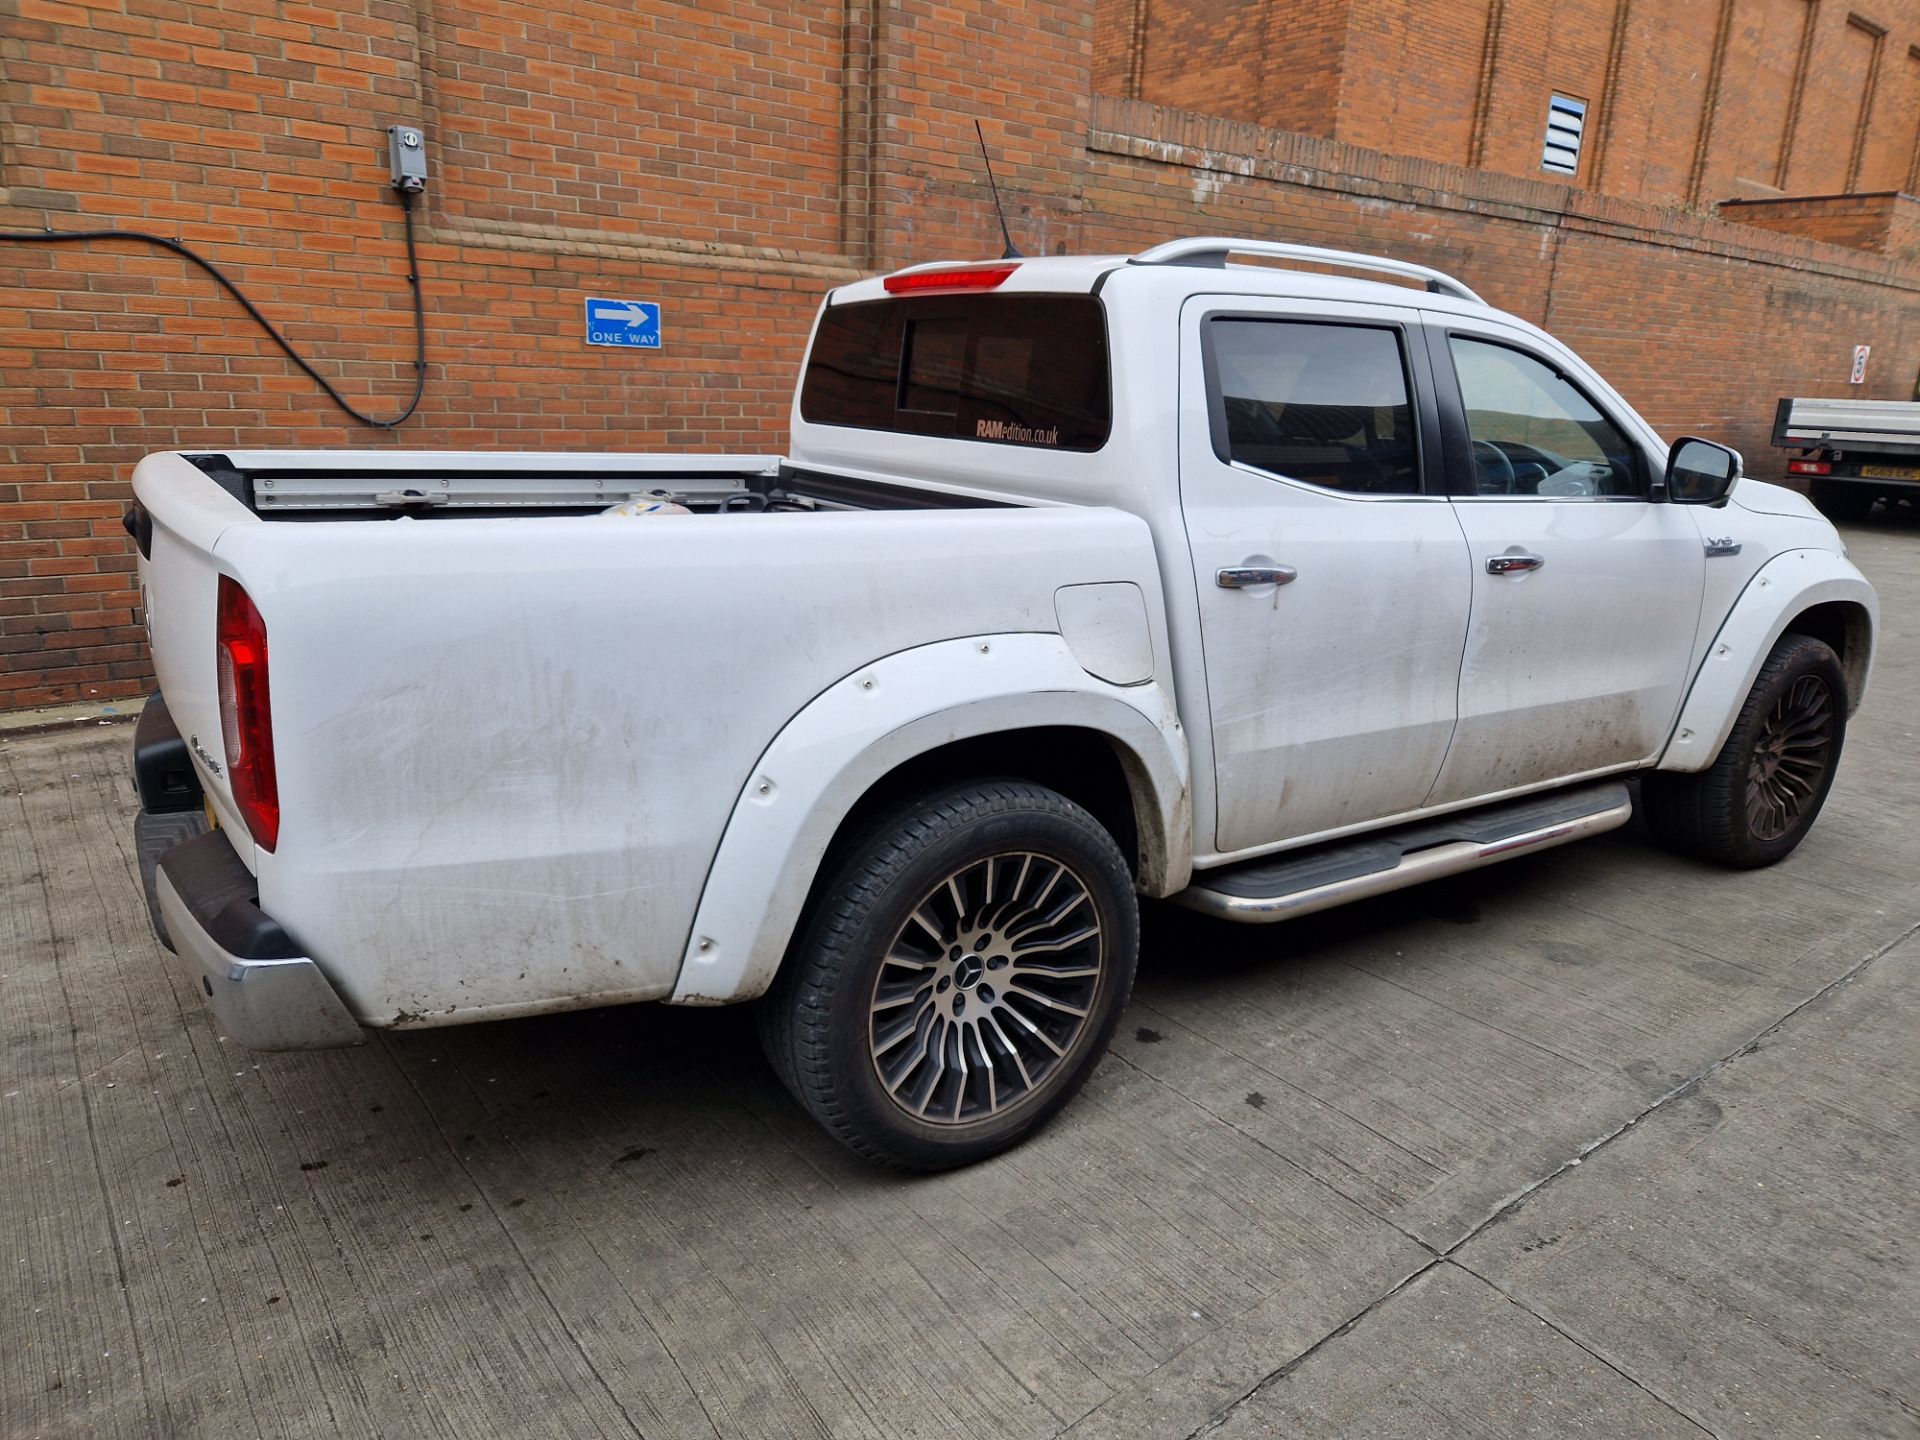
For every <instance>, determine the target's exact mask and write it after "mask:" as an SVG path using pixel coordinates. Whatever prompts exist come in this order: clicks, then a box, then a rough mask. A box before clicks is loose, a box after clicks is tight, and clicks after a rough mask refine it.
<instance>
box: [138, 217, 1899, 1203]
mask: <svg viewBox="0 0 1920 1440" xmlns="http://www.w3.org/2000/svg"><path fill="white" fill-rule="evenodd" d="M1229 254H1247V255H1250V256H1253V257H1264V258H1265V259H1266V260H1268V261H1270V262H1271V261H1279V262H1282V263H1281V264H1278V265H1276V264H1273V263H1268V264H1256V265H1242V264H1229V263H1227V262H1228V256H1229ZM1299 262H1306V263H1308V264H1311V265H1312V266H1314V267H1316V268H1315V270H1314V271H1313V272H1309V271H1306V270H1303V269H1301V268H1299ZM1289 264H1291V265H1292V267H1293V268H1288V266H1289ZM1329 269H1341V270H1349V271H1360V272H1367V273H1373V274H1378V273H1380V272H1385V273H1386V274H1387V275H1389V276H1390V277H1392V278H1395V279H1403V280H1404V279H1411V280H1413V281H1415V282H1417V283H1418V284H1420V285H1421V286H1423V287H1424V288H1411V287H1409V286H1406V285H1400V284H1394V283H1390V282H1389V281H1383V280H1379V279H1356V278H1345V277H1340V276H1335V275H1330V274H1328V273H1324V272H1325V271H1327V270H1329ZM1738 476H1739V457H1738V456H1736V455H1735V454H1733V452H1731V451H1729V450H1726V449H1724V448H1722V447H1720V446H1717V445H1713V444H1710V443H1708V442H1705V441H1701V440H1694V439H1683V440H1680V441H1679V442H1677V443H1676V444H1674V445H1673V446H1671V447H1669V446H1668V445H1667V444H1666V443H1665V442H1664V441H1662V439H1661V438H1660V437H1659V436H1658V435H1656V434H1655V433H1654V431H1653V430H1652V429H1651V428H1650V427H1649V426H1648V425H1647V424H1646V423H1645V422H1644V421H1642V420H1641V419H1640V417H1639V416H1638V415H1636V414H1635V413H1634V412H1633V410H1632V408H1631V407H1630V406H1629V405H1627V403H1626V402H1625V401H1624V400H1622V399H1621V398H1620V396H1619V395H1618V394H1616V393H1615V392H1614V391H1613V390H1612V389H1611V388H1610V387H1609V386H1608V385H1607V383H1606V382H1605V381H1604V380H1602V379H1601V378H1600V377H1599V376H1598V375H1596V374H1595V373H1594V372H1593V371H1592V370H1591V369H1589V368H1588V367H1587V366H1586V365H1585V364H1583V363H1582V362H1581V361H1580V360H1579V359H1578V357H1576V356H1575V355H1573V354H1572V353H1571V352H1570V351H1568V350H1567V349H1566V347H1565V346H1563V345H1561V344H1559V343H1558V342H1557V341H1555V340H1554V339H1553V338H1552V337H1551V336H1549V335H1547V334H1545V333H1543V332H1542V331H1540V330H1539V329H1536V328H1535V327H1534V326H1532V325H1529V324H1526V323H1525V322H1523V321H1521V320H1519V319H1516V318H1514V317H1513V316H1510V315H1506V314H1502V313H1501V312H1499V311H1497V310H1494V309H1491V308H1489V307H1488V306H1487V305H1486V304H1484V303H1482V302H1481V301H1480V300H1479V298H1478V297H1477V296H1475V295H1474V294H1473V292H1472V291H1470V290H1468V289H1467V288H1466V287H1465V286H1464V285H1462V284H1460V283H1459V282H1458V281H1456V280H1454V279H1452V278H1450V277H1448V276H1445V275H1443V274H1440V273H1438V272H1436V271H1432V270H1428V269H1425V268H1422V267H1419V266H1414V265H1408V264H1404V263H1401V262H1397V261H1393V260H1383V259H1374V258H1371V257H1366V256H1359V255H1351V254H1345V253H1341V252H1331V251H1322V250H1314V249H1307V248H1303V247H1296V246H1287V245H1280V244H1274V243H1270V242H1248V241H1230V240H1221V239H1194V240H1186V241H1178V242H1174V243H1171V244H1167V245H1163V246H1160V247H1159V248H1157V249H1154V250H1149V251H1147V252H1145V253H1143V254H1140V255H1134V256H1109V257H1105V258H1097V259H1081V258H1048V259H1033V260H1006V261H999V262H993V263H987V264H971V265H934V266H922V267H917V268H914V269H909V270H904V271H901V272H898V273H896V274H893V275H888V276H886V277H884V278H879V279H873V280H867V281H862V282H860V283H858V284H853V285H848V286H845V287H843V288H840V289H837V290H835V291H833V292H832V293H831V294H829V295H828V296H827V298H826V301H825V304H824V305H823V306H822V308H821V310H820V313H819V317H818V320H817V322H816V324H815V328H814V333H813V337H812V341H811V344H810V347H809V352H808V356H807V361H806V365H805V368H804V371H803V373H802V376H801V380H800V385H799V389H798V394H797V396H796V398H795V401H794V405H793V411H792V451H791V454H790V455H788V456H787V457H786V458H784V459H777V458H761V457H752V458H738V457H724V456H723V457H711V456H692V455H669V456H631V455H564V454H537V455H534V454H439V453H421V452H408V451H386V452H367V453H361V452H315V451H260V452H249V453H228V454H220V455H213V454H157V455H153V456H150V457H148V458H147V459H145V460H143V461H142V462H141V463H140V465H139V467H138V469H137V470H136V472H135V476H134V491H135V495H136V502H135V504H134V506H133V508H132V509H131V510H130V511H129V512H128V516H127V525H128V529H129V530H130V531H131V532H132V533H133V535H134V537H135V539H136V541H137V544H138V546H139V550H140V555H141V560H140V574H141V582H142V585H143V588H144V592H145V596H146V601H145V603H146V609H147V623H148V625H149V627H150V632H151V635H152V640H153V652H154V661H155V666H156V669H157V671H158V675H159V679H160V687H161V689H160V693H159V694H158V695H156V696H155V697H154V698H153V699H152V701H151V702H150V703H149V705H148V707H147V709H146V711H145V712H144V714H143V716H142V718H141V721H140V724H139V726H138V732H137V738H136V743H135V779H136V785H137V788H138V790H139V793H140V795H141V798H142V802H143V813H142V814H141V816H140V818H139V822H138V827H139V838H140V852H141V854H142V856H143V857H144V858H145V861H146V865H147V869H148V871H149V874H150V877H151V879H150V885H151V895H152V898H153V902H154V907H155V924H156V928H157V929H158V930H159V931H160V933H161V935H162V938H163V939H170V944H171V946H172V947H173V948H176V949H177V951H178V952H179V955H180V956H181V959H182V962H183V963H184V964H185V965H186V966H187V967H188V973H189V974H190V975H191V977H192V980H193V982H194V983H195V984H197V985H198V986H200V987H201V988H202V989H203V990H204V991H205V992H206V994H207V995H208V996H209V997H211V1000H212V1003H213V1005H214V1007H215V1009H216V1011H217V1013H218V1016H219V1019H220V1022H221V1024H222V1026H223V1028H224V1031H225V1033H226V1034H228V1035H230V1036H231V1037H232V1038H233V1039H234V1040H236V1041H238V1042H239V1043H241V1044H243V1045H247V1046H252V1047H257V1048H263V1049H276V1048H280V1049H285V1048H300V1047H320V1046H328V1045H340V1044H351V1043H353V1042H355V1041H356V1040H359V1039H361V1038H363V1037H364V1033H365V1027H372V1028H392V1027H401V1026H429V1025H454V1024H461V1023H464V1022H467V1021H472V1020H485V1019H490V1018H494V1017H500V1016H518V1015H531V1014H536V1013H539V1012H543V1011H553V1010H562V1009H568V1008H571V1007H577V1006H590V1005H607V1004H612V1003H617V1002H625V1001H637V1000H662V1001H667V1002H670V1003H674V1004H683V1005H706V1004H719V1003H724V1002H731V1001H745V1000H755V999H760V1000H761V1016H762V1020H763V1025H762V1029H763V1034H764V1038H765V1041H766V1047H767V1051H768V1053H769V1055H770V1056H771V1058H772V1061H773V1063H774V1065H775V1066H776V1068H777V1069H778V1070H779V1071H780V1073H781V1075H782V1076H783V1078H784V1079H785V1081H786V1083H787V1084H788V1085H789V1086H790V1087H791V1088H792V1090H793V1093H794V1094H795V1095H796V1096H797V1097H798V1098H799V1099H800V1101H801V1102H802V1103H803V1104H804V1105H805V1106H806V1107H807V1108H808V1109H809V1110H810V1111H811V1112H812V1113H813V1114H814V1115H815V1116H816V1117H817V1118H818V1119H819V1120H820V1121H821V1122H822V1123H823V1124H824V1125H825V1126H826V1127H827V1128H828V1129H829V1130H831V1131H832V1132H833V1133H834V1134H835V1135H836V1136H838V1137H839V1138H841V1139H842V1140H844V1141H845V1142H847V1143H848V1144H850V1145H851V1146H853V1147H854V1148H855V1149H856V1150H858V1151H860V1152H861V1153H863V1154H865V1155H868V1156H870V1157H873V1158H876V1159H879V1160H883V1161H886V1162H889V1163H892V1164H895V1165H899V1166H904V1167H918V1168H932V1167H938V1166H945V1165H954V1164H960V1163H964V1162H967V1161H969V1160H973V1159H977V1158H979V1157H981V1156H984V1155H987V1154H990V1153H992V1152H994V1151H996V1150H999V1149H1001V1148H1004V1147H1005V1146H1007V1145H1009V1144H1012V1143H1013V1142H1014V1141H1016V1140H1017V1139H1019V1138H1020V1137H1022V1136H1023V1135H1025V1134H1027V1133H1029V1132H1030V1131H1031V1130H1032V1129H1033V1128H1034V1127H1035V1126H1036V1125H1038V1124H1040V1123H1041V1122H1042V1121H1043V1120H1044V1119H1046V1118H1047V1117H1048V1116H1049V1115H1051V1114H1052V1113H1054V1112H1055V1111H1056V1110H1057V1109H1058V1108H1059V1107H1060V1106H1061V1105H1062V1104H1064V1103H1065V1102H1066V1100H1067V1099H1068V1098H1069V1096H1070V1095H1071V1094H1072V1093H1073V1092H1074V1090H1075V1089H1076V1088H1077V1087H1078V1086H1079V1085H1080V1084H1081V1082H1082V1081H1083V1080H1084V1079H1085V1078H1086V1075H1087V1074H1088V1072H1089V1070H1090V1069H1091V1068H1092V1067H1093V1065H1094V1064H1095V1063H1096V1062H1097V1060H1098V1059H1099V1057H1100V1055H1101V1054H1102V1053H1103V1052H1104V1050H1105V1048H1106V1045H1107V1042H1108V1039H1109V1037H1110V1036H1111V1034H1112V1032H1113V1029H1114V1026H1115V1023H1116V1021H1117V1018H1118V1016H1119V1014H1120V1011H1121V1008H1122V1006H1123V1005H1124V1003H1125V1001H1126V998H1127V994H1128V991H1129V987H1130V985H1131V982H1132V978H1133V973H1134V959H1135V952H1136V949H1137V947H1138V916H1137V903H1136V896H1137V895H1145V896H1148V897H1169V898H1171V899H1173V900H1175V901H1177V902H1179V903H1182V904H1185V905H1189V906H1193V907H1196V908H1198V909H1200V910H1203V911H1206V912H1208V913H1210V914H1213V915H1216V916H1219V917H1222V918H1223V919H1225V920H1230V921H1251V922H1263V921H1273V920H1281V919H1285V918H1287V917H1289V916H1294V915H1299V914H1302V913H1305V912H1307V911H1311V910H1316V909H1321V908H1324V907H1326V906H1329V905H1334V904H1338V903H1341V902H1343V901H1346V900H1350V899H1354V898H1357V897H1361V896H1368V895H1374V894H1378V893H1380V892H1383V891H1386V890H1390V889H1393V888H1395V887H1398V886H1402V885H1407V884H1411V883H1414V882H1417V881H1422V880H1427V879H1432V878H1435V877H1440V876H1446V875H1450V874H1454V873H1457V872H1459V871H1462V870H1465V869H1468V868H1470V867H1474V866H1479V865H1485V864H1488V863H1491V862H1494V861H1498V860H1502V859H1505V858H1507V857H1510V856H1515V855H1523V854H1528V853H1531V852H1533V851H1537V850H1540V849H1543V848H1545V847H1548V846H1553V845H1558V844H1561V843H1563V842H1565V841H1569V840H1573V839H1577V838H1579V837H1581V836H1586V835H1592V834H1595V833H1597V832H1600V831H1604V830H1607V829H1610V828H1612V827H1615V826H1618V825H1621V824H1623V823H1624V822H1625V821H1626V820H1627V818H1628V817H1629V815H1630V813H1631V811H1632V809H1633V807H1634V805H1635V804H1636V803H1637V804H1639V805H1640V806H1641V807H1643V808H1644V810H1645V813H1646V815H1647V818H1648V820H1649V822H1650V823H1651V826H1652V828H1653V831H1654V833H1655V834H1656V835H1657V836H1659V837H1661V838H1662V839H1664V840H1665V841H1667V842H1669V843H1671V844H1672V845H1674V846H1676V847H1678V848H1681V849H1684V850H1687V851H1691V852H1693V853H1696V854H1698V855H1702V856H1705V857H1709V858H1712V859H1715V860H1718V861H1721V862H1724V863H1727V864H1731V865H1738V866H1751V865H1763V864H1768V863H1770V862H1772V861H1775V860H1778V859H1780V858H1781V857H1782V856H1784V855H1786V854H1787V853H1788V852H1789V851H1790V850H1792V849H1793V847H1794V846H1795V845H1796V844H1797V843H1798V842H1799V841H1800V839H1801V838H1802V836H1804V835H1805V834H1806V832H1807V829H1808V827H1809V825H1811V823H1812V821H1813V819H1814V816H1815V815H1816V813H1817V812H1818V811H1819V809H1820V806H1821V803H1822V801H1823V800H1824V798H1825V796H1826V793H1827V789H1828V787H1829V785H1830V784H1831V783H1832V780H1833V776H1834V770H1835V767H1836V765H1837V764H1838V762H1839V759H1840V749H1841V742H1842V739H1843V736H1844V732H1845V726H1846V722H1847V717H1848V715H1849V713H1850V712H1851V711H1852V710H1853V709H1854V708H1855V707H1856V706H1857V705H1858V704H1859V703H1860V699H1861V696H1862V694H1863V692H1864V689H1865V686H1866V680H1867V672H1868V667H1869V662H1870V659H1871V655H1872V649H1873V637H1874V627H1875V623H1876V606H1875V599H1874V594H1873V591H1872V589H1871V588H1870V587H1869V585H1868V584H1867V582H1866V580H1865V579H1863V578H1862V576H1861V575H1860V572H1859V571H1858V570H1856V569H1855V568H1854V566H1853V565H1851V564H1849V563H1848V561H1847V558H1846V553H1845V550H1844V547H1843V546H1842V545H1841V543H1840V540H1839V538H1838V536H1837V535H1836V534H1835V532H1834V530H1833V527H1832V526H1831V525H1829V524H1828V523H1827V522H1826V521H1825V520H1823V519H1822V518H1821V517H1820V516H1819V515H1818V514H1816V513H1815V512H1814V511H1813V509H1812V508H1811V507H1810V506H1809V505H1808V504H1807V502H1806V501H1805V500H1803V499H1801V498H1800V497H1799V496H1797V495H1795V494H1793V493H1791V492H1789V491H1787V490H1784V489H1780V488H1777V487H1775V486H1771V485H1765V484H1759V483H1755V482H1753V481H1750V480H1739V479H1738ZM1736 481H1738V483H1737V484H1736ZM636 498H637V499H639V500H640V501H641V504H639V505H637V506H636V505H632V504H629V505H627V506H626V507H625V509H626V511H627V512H628V513H626V514H618V515H616V514H603V513H601V512H604V511H607V510H609V508H610V507H612V506H614V505H616V503H617V502H623V501H630V500H633V499H636ZM653 500H658V501H660V503H659V505H658V506H657V507H655V509H654V513H648V514H635V513H632V512H634V511H636V510H646V509H647V508H649V505H650V504H651V502H652V501H653ZM209 822H211V824H212V826H213V827H214V828H212V829H211V830H208V829H207V828H206V827H207V825H208V823H209ZM1694 883H1701V884H1705V883H1709V882H1708V881H1707V880H1706V878H1705V877H1704V875H1702V876H1699V877H1697V878H1696V880H1695V881H1694ZM762 997H764V998H762Z"/></svg>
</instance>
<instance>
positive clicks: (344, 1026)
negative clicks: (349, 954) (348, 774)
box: [134, 696, 366, 1050]
mask: <svg viewBox="0 0 1920 1440" xmlns="http://www.w3.org/2000/svg"><path fill="white" fill-rule="evenodd" d="M169 736H171V738H172V741H173V742H175V743H177V742H178V739H179V736H178V734H177V732H174V731H173V723H172V721H171V720H170V719H169V718H168V716H167V713H166V707H165V705H164V704H163V703H162V702H161V701H160V699H159V697H158V696H155V697H154V699H153V700H151V701H150V702H149V703H148V705H147V709H146V711H145V712H144V713H143V714H142V715H141V717H140V724H139V725H138V727H136V735H135V745H134V784H135V788H136V789H137V790H138V791H139V792H140V795H141V798H142V800H143V801H150V800H152V799H154V798H159V799H160V800H161V805H162V807H163V808H159V809H145V808H143V809H142V810H141V812H140V814H139V816H138V817H137V818H136V819H135V821H134V834H135V837H136V840H137V848H138V851H139V855H140V868H141V871H142V879H143V880H145V882H146V887H147V903H148V906H149V908H150V913H151V918H152V921H153V928H154V933H155V934H156V935H157V936H158V937H159V939H160V943H161V944H163V945H165V946H166V947H167V948H168V949H169V950H172V951H173V952H174V953H175V954H176V955H177V956H179V959H180V963H181V965H182V966H183V967H184V968H185V969H186V972H187V974H188V975H189V976H191V977H192V978H193V980H194V981H195V983H196V984H197V985H198V986H199V988H200V991H201V993H202V994H204V995H205V996H206V997H207V999H208V1000H209V1001H210V1002H212V1005H213V1012H214V1014H215V1015H216V1016H217V1017H219V1020H220V1025H221V1028H222V1029H223V1030H224V1031H225V1033H226V1034H227V1036H228V1037H229V1038H231V1039H232V1040H234V1041H236V1042H237V1043H239V1044H241V1045H244V1046H246V1047H247V1048H248V1049H249V1050H328V1049H333V1048H335V1047H337V1046H341V1045H358V1044H360V1043H361V1042H362V1041H363V1040H365V1039H366V1032H365V1031H364V1030H362V1029H361V1028H360V1024H359V1022H358V1021H356V1020H355V1019H354V1018H353V1015H352V1013H351V1012H350V1011H349V1010H348V1009H347V1007H346V1003H345V1002H344V1001H343V1000H341V998H340V996H339V993H338V992H337V991H336V990H335V989H334V988H333V986H332V984H331V983H330V982H329V981H328V980H327V977H326V976H325V975H324V974H323V973H322V972H321V970H320V967H319V966H318V965H316V964H314V963H313V960H312V958H311V957H309V956H306V955H302V954H301V953H300V952H299V949H298V947H297V946H295V944H294V943H293V940H292V938H291V937H290V936H289V935H288V934H287V932H286V931H285V930H284V929H283V928H281V926H280V923H279V922H278V921H277V920H275V919H273V917H272V916H270V915H268V914H267V913H266V912H265V911H263V910H262V909H261V908H260V903H259V889H258V887H257V886H256V885H255V883H254V879H253V876H252V874H251V873H249V871H248V870H247V867H246V866H245V865H244V864H243V863H242V862H241V860H240V857H239V856H238V855H236V854H234V851H233V846H232V845H230V844H228V843H227V838H226V836H224V835H222V834H220V833H219V832H218V831H209V830H207V828H206V822H205V821H204V820H203V819H202V818H201V815H200V813H199V810H198V808H197V802H198V798H199V797H198V789H199V787H198V785H197V784H195V785H194V786H193V794H192V799H193V801H194V802H195V804H196V808H195V809H192V810H188V809H184V808H180V807H181V802H182V801H184V800H185V799H186V798H187V795H186V793H185V791H184V790H183V789H180V788H175V787H167V788H166V789H164V790H163V789H162V788H161V787H160V786H158V785H157V784H156V771H157V770H158V769H159V765H158V763H157V762H156V761H155V759H154V757H155V756H156V754H160V755H165V754H169V753H170V746H169V744H168V737H169ZM182 748H184V747H182ZM188 773H189V774H191V767H188ZM169 791H170V792H171V793H169Z"/></svg>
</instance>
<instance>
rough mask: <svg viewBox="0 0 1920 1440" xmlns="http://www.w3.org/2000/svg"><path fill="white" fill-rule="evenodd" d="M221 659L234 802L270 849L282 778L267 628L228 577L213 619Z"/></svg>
mask: <svg viewBox="0 0 1920 1440" xmlns="http://www.w3.org/2000/svg"><path fill="white" fill-rule="evenodd" d="M216 632H217V634H218V637H219V647H218V654H219V660H220V738H221V740H222V742H223V743H224V745H225V748H226V752H227V778H228V780H230V781H231V782H232V784H233V803H234V804H235V805H237V806H238V807H239V809H240V818H241V819H243V820H245V821H246V822H247V829H248V830H250V831H251V832H252V833H253V843H254V844H256V845H258V846H259V847H260V848H261V849H262V850H268V851H270V850H272V849H273V847H274V845H275V844H276V843H278V841H279V839H280V782H279V781H278V779H277V778H276V777H275V776H274V772H273V705H272V702H271V701H270V700H269V698H268V695H267V627H266V624H265V623H264V622H263V621H262V620H261V619H260V612H259V611H258V610H256V609H255V608H254V604H253V600H252V599H251V598H250V597H249V596H248V594H247V592H246V591H244V590H242V589H241V588H240V585H239V582H238V581H236V580H234V579H232V578H231V577H230V576H226V575H222V576H221V577H220V602H219V615H218V620H217V623H216Z"/></svg>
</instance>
